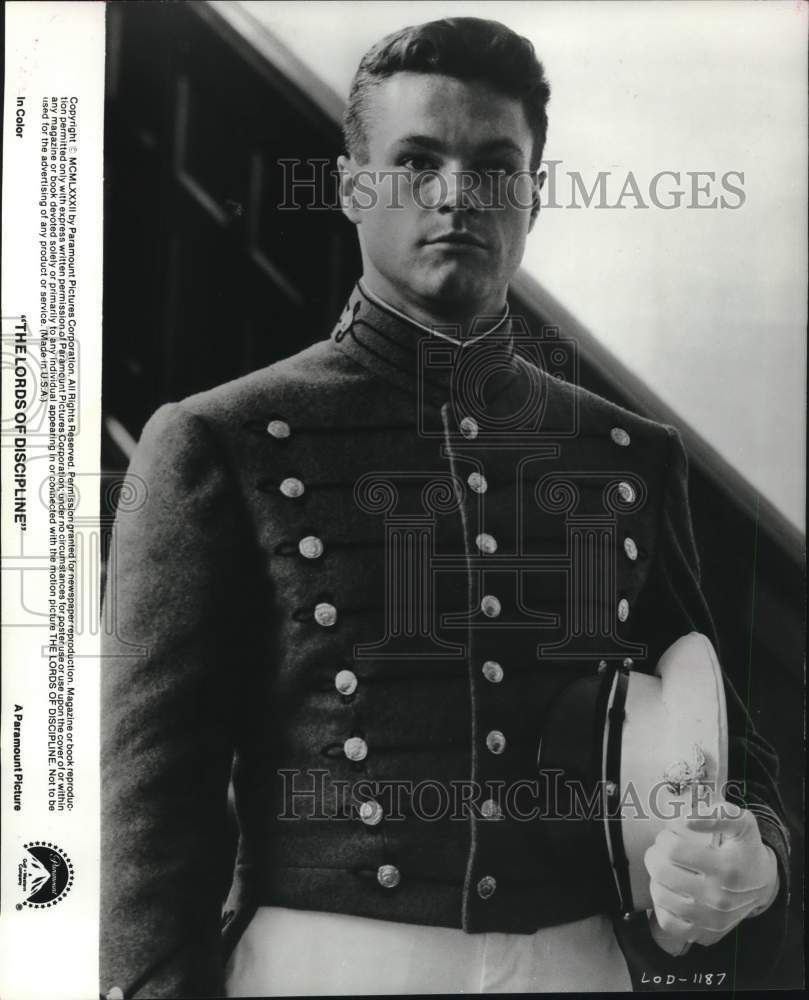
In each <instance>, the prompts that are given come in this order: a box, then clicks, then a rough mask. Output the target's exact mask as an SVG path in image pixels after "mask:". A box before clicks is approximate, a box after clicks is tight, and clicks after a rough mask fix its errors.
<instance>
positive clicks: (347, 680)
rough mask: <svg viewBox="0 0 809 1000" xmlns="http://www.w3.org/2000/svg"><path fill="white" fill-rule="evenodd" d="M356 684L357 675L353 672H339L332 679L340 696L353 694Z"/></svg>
mask: <svg viewBox="0 0 809 1000" xmlns="http://www.w3.org/2000/svg"><path fill="white" fill-rule="evenodd" d="M358 683H359V681H358V680H357V675H356V674H355V673H354V671H353V670H340V671H338V672H337V674H336V675H335V677H334V686H335V687H336V688H337V690H338V691H339V692H340V694H354V692H355V691H356V690H357V684H358Z"/></svg>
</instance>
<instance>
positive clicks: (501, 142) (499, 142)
mask: <svg viewBox="0 0 809 1000" xmlns="http://www.w3.org/2000/svg"><path fill="white" fill-rule="evenodd" d="M392 145H393V146H421V147H423V148H424V149H430V150H433V151H435V152H437V153H442V152H444V151H445V150H446V148H447V146H446V143H445V142H442V140H441V139H436V138H435V137H434V136H430V135H403V136H401V137H400V138H398V139H396V140H395V141H394V142H393V144H392ZM501 149H502V150H509V151H511V152H513V153H516V154H517V155H518V156H522V155H523V150H522V149H521V148H520V146H518V145H517V143H516V142H514V140H513V139H509V138H507V137H505V136H504V137H502V138H497V139H487V140H486V142H482V143H481V144H480V145H479V146H477V147H475V152H476V153H478V154H480V153H492V152H495V151H497V150H501Z"/></svg>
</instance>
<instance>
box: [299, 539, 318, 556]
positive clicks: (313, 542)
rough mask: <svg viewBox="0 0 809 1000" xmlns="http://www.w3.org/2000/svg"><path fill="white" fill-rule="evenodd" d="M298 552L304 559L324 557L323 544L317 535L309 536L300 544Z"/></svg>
mask: <svg viewBox="0 0 809 1000" xmlns="http://www.w3.org/2000/svg"><path fill="white" fill-rule="evenodd" d="M298 552H300V554H301V555H302V556H303V557H304V559H319V558H320V557H321V556H322V555H323V542H321V540H320V539H319V538H318V537H317V536H316V535H307V536H306V538H302V539H301V540H300V541H299V542H298Z"/></svg>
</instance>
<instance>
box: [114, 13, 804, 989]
mask: <svg viewBox="0 0 809 1000" xmlns="http://www.w3.org/2000/svg"><path fill="white" fill-rule="evenodd" d="M548 97H549V88H548V84H547V82H546V81H545V78H544V74H543V69H542V66H541V65H540V63H539V62H538V61H537V60H536V57H535V55H534V51H533V48H532V46H531V45H530V43H529V42H528V41H527V40H525V39H523V38H520V37H518V36H516V35H515V34H513V33H512V32H511V31H509V30H508V29H507V28H505V27H504V26H502V25H500V24H498V23H496V22H491V21H481V20H477V19H473V18H453V19H449V20H444V21H437V22H433V23H430V24H426V25H421V26H418V27H414V28H408V29H405V30H403V31H401V32H398V33H397V34H395V35H393V36H390V37H389V38H386V39H384V40H383V41H382V42H380V43H379V44H378V45H377V46H375V47H374V48H373V49H372V50H371V51H370V52H369V53H367V54H366V56H365V57H364V58H363V60H362V63H361V65H360V68H359V70H358V73H357V75H356V78H355V80H354V84H353V87H352V91H351V96H350V99H349V105H348V108H347V112H346V117H345V136H346V155H345V156H343V157H341V158H340V161H339V165H340V168H341V171H342V178H343V181H342V195H343V199H344V211H345V214H346V216H347V217H348V219H349V220H350V221H351V222H352V223H353V224H354V225H355V226H356V227H357V233H358V237H359V240H360V247H361V250H362V260H363V274H362V278H361V279H360V281H359V282H358V284H357V286H356V288H355V290H354V292H353V293H352V295H351V297H350V299H349V302H348V304H347V306H346V308H345V310H344V312H343V315H342V317H341V318H340V320H339V322H338V324H337V326H336V328H335V330H334V332H333V334H332V336H331V338H330V339H329V340H328V341H325V342H322V343H318V344H315V345H314V346H312V347H310V348H308V349H307V350H305V351H303V352H301V353H300V354H297V355H295V356H294V357H292V358H289V359H287V360H286V361H283V362H281V363H279V364H276V365H273V366H271V367H269V368H267V369H264V370H262V371H258V372H255V373H253V374H252V375H250V376H247V377H245V378H242V379H239V380H237V381H235V382H231V383H229V384H227V385H224V386H220V387H218V388H216V389H213V390H211V391H209V392H205V393H201V394H199V395H196V396H192V397H190V398H188V399H186V400H183V401H182V402H180V403H171V404H167V405H166V406H163V407H161V409H160V410H158V411H157V413H156V414H155V415H154V416H153V417H152V419H151V420H150V421H149V423H148V425H147V426H146V428H145V429H144V432H143V436H142V439H141V442H140V444H139V447H138V449H137V452H136V454H135V457H134V459H133V462H132V465H131V469H130V475H131V476H132V477H140V479H141V480H142V481H143V483H145V485H146V489H147V491H148V495H147V500H146V502H145V504H144V505H143V506H142V507H141V508H140V509H138V510H137V511H134V512H129V513H127V514H126V515H123V514H122V515H120V516H119V519H118V524H117V527H116V534H115V541H114V547H113V557H112V563H111V568H110V581H111V583H110V589H109V590H108V594H107V601H108V602H112V609H113V615H114V619H115V623H116V629H115V631H116V639H115V641H114V642H113V641H112V640H108V643H107V657H106V660H105V666H104V674H103V684H104V687H103V729H104V746H103V756H102V760H103V761H104V774H103V841H104V858H103V870H104V878H103V911H102V921H103V927H102V966H103V968H102V993H105V994H106V995H107V996H108V997H111V998H112V997H119V996H127V997H129V996H148V997H157V996H177V997H186V996H219V995H222V994H223V993H227V994H228V995H234V996H239V995H270V994H274V993H279V994H295V993H298V994H305V993H318V992H320V993H324V992H326V993H350V994H356V993H382V992H393V993H406V992H456V991H464V992H474V991H496V990H511V991H564V990H571V991H572V990H577V991H578V990H599V991H605V990H624V989H631V988H632V981H631V978H630V976H629V972H628V968H627V961H626V958H625V957H624V956H625V952H626V954H627V955H629V954H630V952H631V953H632V954H633V956H634V960H636V961H638V962H647V963H649V964H648V966H647V968H648V969H649V970H650V971H651V970H653V969H654V967H655V966H654V963H655V962H656V963H657V964H658V966H659V965H661V963H662V965H663V967H664V968H666V969H667V970H672V969H685V968H692V967H693V968H695V969H697V970H701V971H709V970H714V971H717V970H718V969H719V966H721V965H722V964H723V963H725V964H726V966H728V964H729V963H730V962H732V961H735V959H734V957H733V956H734V952H735V951H736V950H738V940H737V939H736V935H734V934H732V933H731V932H732V931H733V930H734V929H735V928H741V927H744V930H745V934H746V936H745V937H744V938H743V939H742V940H743V942H748V943H749V942H752V941H755V942H757V943H759V944H760V946H761V948H762V949H764V950H765V951H766V950H769V951H772V949H773V948H774V947H775V946H776V944H777V941H778V937H779V932H780V928H781V925H782V922H783V913H784V898H785V895H786V869H787V849H788V848H787V835H786V831H785V829H784V827H783V824H782V822H781V820H780V819H779V817H778V814H777V811H776V809H777V806H778V801H779V800H778V793H777V790H776V788H775V786H774V782H773V773H774V772H773V769H774V764H775V762H774V760H773V758H772V754H771V752H770V751H769V748H768V747H767V745H766V744H764V743H763V742H762V741H761V740H760V739H759V738H758V737H757V736H756V735H755V733H754V731H753V729H752V726H751V724H750V721H749V719H748V718H747V717H746V715H745V713H744V710H743V709H742V707H741V704H740V702H739V700H738V698H737V697H736V696H735V694H734V692H733V691H732V689H731V688H730V686H729V685H728V690H727V697H728V708H729V718H730V736H731V739H730V774H731V777H739V776H741V775H742V774H744V775H745V777H746V779H747V786H746V787H747V791H746V798H745V802H744V804H743V805H744V808H736V809H735V810H731V811H730V813H731V814H730V815H729V816H725V817H724V818H722V819H719V820H717V821H710V822H708V823H703V824H702V826H703V828H706V827H707V828H708V829H712V830H713V831H714V832H719V833H721V835H722V843H721V844H719V845H718V846H712V847H706V844H705V838H704V829H699V827H700V823H699V822H696V823H695V824H693V825H689V824H688V823H687V822H686V821H683V822H681V823H678V824H676V825H672V827H671V828H670V829H669V830H668V831H666V833H665V834H662V835H661V836H659V837H658V839H657V841H656V842H655V844H654V846H653V847H652V848H651V849H650V850H649V852H648V853H647V855H646V859H645V862H646V866H647V869H648V871H649V877H650V882H651V892H652V898H653V900H654V922H653V923H651V924H650V923H648V922H647V920H646V915H645V914H642V915H641V919H640V920H639V921H636V922H634V923H633V924H632V925H631V927H630V925H627V926H626V927H625V926H623V925H622V924H621V921H620V913H618V912H617V910H616V900H615V893H614V886H613V876H612V872H611V870H610V866H609V862H608V859H607V858H606V852H604V851H602V850H599V849H597V848H595V847H593V848H592V849H587V850H583V849H582V846H581V845H582V840H581V838H580V837H578V836H571V837H569V838H567V837H565V836H559V835H558V827H556V828H555V829H556V830H557V835H554V833H553V829H554V827H553V820H552V818H550V819H549V817H548V816H547V815H546V814H543V812H542V809H541V808H533V809H532V808H531V805H532V804H533V806H535V807H536V806H537V805H539V806H540V807H541V805H542V796H543V792H542V790H541V788H540V789H539V790H538V791H536V792H535V798H534V799H533V800H531V799H530V798H526V797H525V796H521V795H520V794H519V793H521V792H525V791H526V790H528V791H530V790H531V789H532V788H533V786H534V784H535V783H536V778H537V748H538V745H539V741H540V739H541V736H542V720H543V716H544V715H545V713H546V711H547V709H548V707H549V706H550V705H551V704H552V703H553V700H554V698H555V696H556V695H558V694H559V692H560V691H562V690H564V689H565V688H566V686H567V685H568V684H570V683H571V682H572V681H573V680H575V679H578V678H582V677H586V676H588V675H591V674H592V673H593V672H594V671H597V670H598V669H599V665H600V664H601V663H602V661H604V662H610V661H612V662H615V661H616V660H620V661H621V662H622V663H629V664H631V666H632V669H637V670H644V671H647V672H651V671H652V670H653V669H654V666H655V663H656V662H657V659H658V658H659V656H660V655H661V653H662V652H663V651H664V650H665V649H666V648H667V647H668V646H669V645H670V644H671V643H672V642H673V641H674V640H675V639H677V638H678V637H680V636H682V635H684V634H686V633H688V632H690V631H693V630H696V631H699V632H702V633H705V634H706V635H708V636H709V637H710V638H712V640H713V642H714V644H716V639H715V636H713V626H712V623H711V619H710V614H709V612H708V610H707V608H706V606H705V602H704V599H703V597H702V594H701V591H700V586H699V568H698V559H697V553H696V550H695V546H694V540H693V535H692V531H691V523H690V515H689V510H688V500H687V484H686V459H685V454H684V451H683V446H682V444H681V441H680V438H679V436H678V434H677V432H676V431H675V430H674V429H673V428H671V427H667V426H662V425H659V424H655V423H653V422H651V421H649V420H645V419H642V418H640V417H638V416H635V415H633V414H631V413H629V412H627V411H625V410H622V409H620V408H618V407H616V406H614V405H613V404H611V403H609V402H607V401H605V400H603V399H600V398H598V397H596V396H593V395H592V394H589V393H586V392H584V391H582V390H580V389H578V388H576V387H575V386H572V385H570V384H567V383H565V382H562V381H559V380H558V379H556V378H554V377H552V374H553V372H554V371H556V370H557V369H559V368H560V367H562V366H563V365H564V357H563V356H564V353H565V350H569V349H570V345H568V344H566V342H564V341H562V340H560V339H559V338H558V337H554V336H553V334H551V336H550V337H549V338H547V339H543V338H537V337H536V336H533V335H531V334H530V333H529V331H528V330H527V327H526V325H525V323H524V321H522V320H521V319H520V318H519V317H515V316H513V315H511V314H510V312H509V307H508V304H507V290H508V283H509V280H510V279H511V277H512V276H513V274H514V272H515V271H516V269H517V267H518V266H519V263H520V260H521V258H522V254H523V248H524V245H525V240H526V237H527V236H528V233H529V232H530V231H531V229H532V227H533V226H534V224H535V223H536V220H537V215H538V211H539V192H540V188H541V185H542V180H543V174H542V173H541V171H540V169H539V168H540V163H541V159H542V153H543V146H544V142H545V134H546V128H547V117H546V104H547V101H548ZM523 355H527V356H528V357H527V358H526V357H524V356H523ZM534 361H535V362H536V363H533V362H534ZM582 526H584V529H586V530H584V529H583V527H582ZM577 532H578V534H577ZM571 539H575V540H576V544H575V545H571V544H570V543H571ZM576 546H579V548H576ZM574 550H575V551H574ZM576 552H578V553H579V554H581V553H584V557H583V558H582V559H581V560H579V561H578V562H576V555H575V553H576ZM571 581H572V582H571ZM587 738H589V734H582V740H584V739H587ZM231 768H232V787H233V795H234V801H235V810H236V815H237V818H238V824H239V834H240V836H239V848H238V856H237V858H236V859H235V865H234V859H232V858H229V857H227V843H228V840H227V836H226V834H227V827H226V820H227V798H228V794H227V793H228V785H229V778H231ZM563 829H566V828H563ZM231 867H232V870H233V880H232V885H231V889H230V893H229V894H228V898H227V902H226V904H225V907H224V911H222V897H223V884H222V883H223V871H224V870H225V869H230V868H231ZM615 918H618V920H617V921H616V920H615ZM220 919H221V928H220ZM652 930H654V934H655V938H654V940H653V939H652V936H651V932H652ZM616 931H617V933H618V936H619V937H620V939H621V941H620V944H621V947H619V941H618V939H617V938H616ZM655 942H657V943H655ZM744 950H745V949H742V951H744ZM747 950H750V949H747ZM680 953H683V957H674V956H676V955H679V954H680ZM726 971H727V972H730V968H729V967H727V968H726Z"/></svg>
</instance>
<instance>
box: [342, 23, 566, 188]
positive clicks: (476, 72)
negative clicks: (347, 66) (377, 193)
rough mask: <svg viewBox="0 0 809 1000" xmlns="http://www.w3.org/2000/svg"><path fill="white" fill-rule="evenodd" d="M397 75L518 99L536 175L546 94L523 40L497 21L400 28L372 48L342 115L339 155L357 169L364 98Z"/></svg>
mask: <svg viewBox="0 0 809 1000" xmlns="http://www.w3.org/2000/svg"><path fill="white" fill-rule="evenodd" d="M403 72H410V73H440V74H443V75H445V76H452V77H455V78H456V79H458V80H475V81H480V82H482V83H487V84H489V86H491V87H492V88H493V89H494V90H498V91H500V92H501V93H503V94H506V95H507V96H509V97H518V98H520V99H521V101H522V105H523V108H524V109H525V115H526V118H527V120H528V124H529V125H530V127H531V130H532V132H533V133H534V148H533V156H532V160H531V168H532V169H534V170H536V169H539V164H540V161H541V160H542V152H543V150H544V148H545V138H546V136H547V132H548V114H547V111H546V106H547V103H548V99H549V98H550V96H551V88H550V84H549V83H548V81H547V80H546V79H545V70H544V68H543V66H542V63H541V62H540V61H539V60H538V59H537V56H536V52H535V51H534V46H533V45H532V44H531V42H530V41H529V40H528V39H527V38H523V37H522V35H518V34H516V33H515V32H513V31H512V30H511V29H510V28H507V27H506V26H505V25H504V24H501V23H500V22H499V21H487V20H484V19H483V18H479V17H446V18H442V19H441V20H439V21H429V22H427V23H426V24H417V25H412V26H410V27H408V28H402V29H401V30H399V31H395V32H394V33H393V34H391V35H387V36H386V37H385V38H383V39H382V40H381V41H379V42H377V43H376V44H375V45H374V46H372V47H371V48H370V49H369V50H368V51H367V52H366V53H365V55H364V56H363V57H362V59H361V61H360V65H359V68H358V69H357V72H356V74H355V76H354V80H353V81H352V83H351V91H350V93H349V96H348V104H347V105H346V109H345V114H344V115H343V139H344V142H345V151H346V153H348V154H350V155H351V156H354V157H355V158H356V159H357V160H359V162H360V163H364V162H366V161H367V158H368V136H367V133H366V128H365V115H366V110H367V100H368V96H369V93H370V91H371V89H372V88H373V87H374V86H376V85H377V84H379V83H380V82H381V81H382V80H384V79H387V78H388V77H390V76H393V75H394V73H403Z"/></svg>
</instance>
